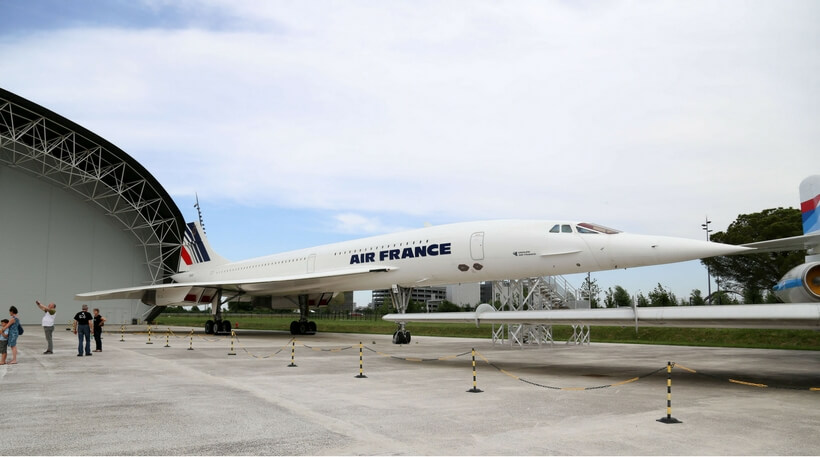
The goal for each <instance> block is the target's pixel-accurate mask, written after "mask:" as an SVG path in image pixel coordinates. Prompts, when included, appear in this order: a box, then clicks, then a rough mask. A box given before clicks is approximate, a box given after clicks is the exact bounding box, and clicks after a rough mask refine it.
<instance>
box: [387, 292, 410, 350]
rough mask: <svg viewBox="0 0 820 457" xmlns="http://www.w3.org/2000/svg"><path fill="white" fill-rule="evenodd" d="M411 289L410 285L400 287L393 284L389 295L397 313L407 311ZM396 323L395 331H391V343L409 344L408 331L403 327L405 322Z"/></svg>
mask: <svg viewBox="0 0 820 457" xmlns="http://www.w3.org/2000/svg"><path fill="white" fill-rule="evenodd" d="M412 291H413V289H412V288H411V287H401V286H399V285H396V284H393V288H392V289H391V290H390V297H391V298H392V299H393V305H395V307H396V311H398V312H399V314H404V313H406V312H407V305H408V304H409V303H410V292H412ZM396 325H397V328H396V331H395V332H393V344H410V332H409V331H408V330H407V329H406V328H404V326H405V322H399V323H397V324H396Z"/></svg>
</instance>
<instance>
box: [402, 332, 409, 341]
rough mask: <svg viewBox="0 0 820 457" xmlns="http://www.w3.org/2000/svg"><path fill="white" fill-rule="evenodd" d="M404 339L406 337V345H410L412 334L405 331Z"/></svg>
mask: <svg viewBox="0 0 820 457" xmlns="http://www.w3.org/2000/svg"><path fill="white" fill-rule="evenodd" d="M403 337H404V338H403V339H404V344H410V332H408V331H407V330H405V331H404V335H403Z"/></svg>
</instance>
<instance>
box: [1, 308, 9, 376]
mask: <svg viewBox="0 0 820 457" xmlns="http://www.w3.org/2000/svg"><path fill="white" fill-rule="evenodd" d="M8 323H9V320H8V319H3V320H2V321H0V327H3V326H5V325H6V324H8ZM8 345H9V329H5V330H3V332H2V333H0V354H2V357H0V359H2V360H0V365H5V364H6V352H7V349H6V348H7V347H8Z"/></svg>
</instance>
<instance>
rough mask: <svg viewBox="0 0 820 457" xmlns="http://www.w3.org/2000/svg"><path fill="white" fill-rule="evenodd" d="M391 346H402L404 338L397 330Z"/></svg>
mask: <svg viewBox="0 0 820 457" xmlns="http://www.w3.org/2000/svg"><path fill="white" fill-rule="evenodd" d="M393 344H404V336H403V335H402V334H401V332H400V331H398V330H396V331H395V332H394V333H393Z"/></svg>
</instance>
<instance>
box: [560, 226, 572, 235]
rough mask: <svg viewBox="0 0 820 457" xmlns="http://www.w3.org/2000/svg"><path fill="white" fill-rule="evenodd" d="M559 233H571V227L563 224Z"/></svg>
mask: <svg viewBox="0 0 820 457" xmlns="http://www.w3.org/2000/svg"><path fill="white" fill-rule="evenodd" d="M561 233H572V226H570V225H569V224H564V225H562V226H561Z"/></svg>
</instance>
